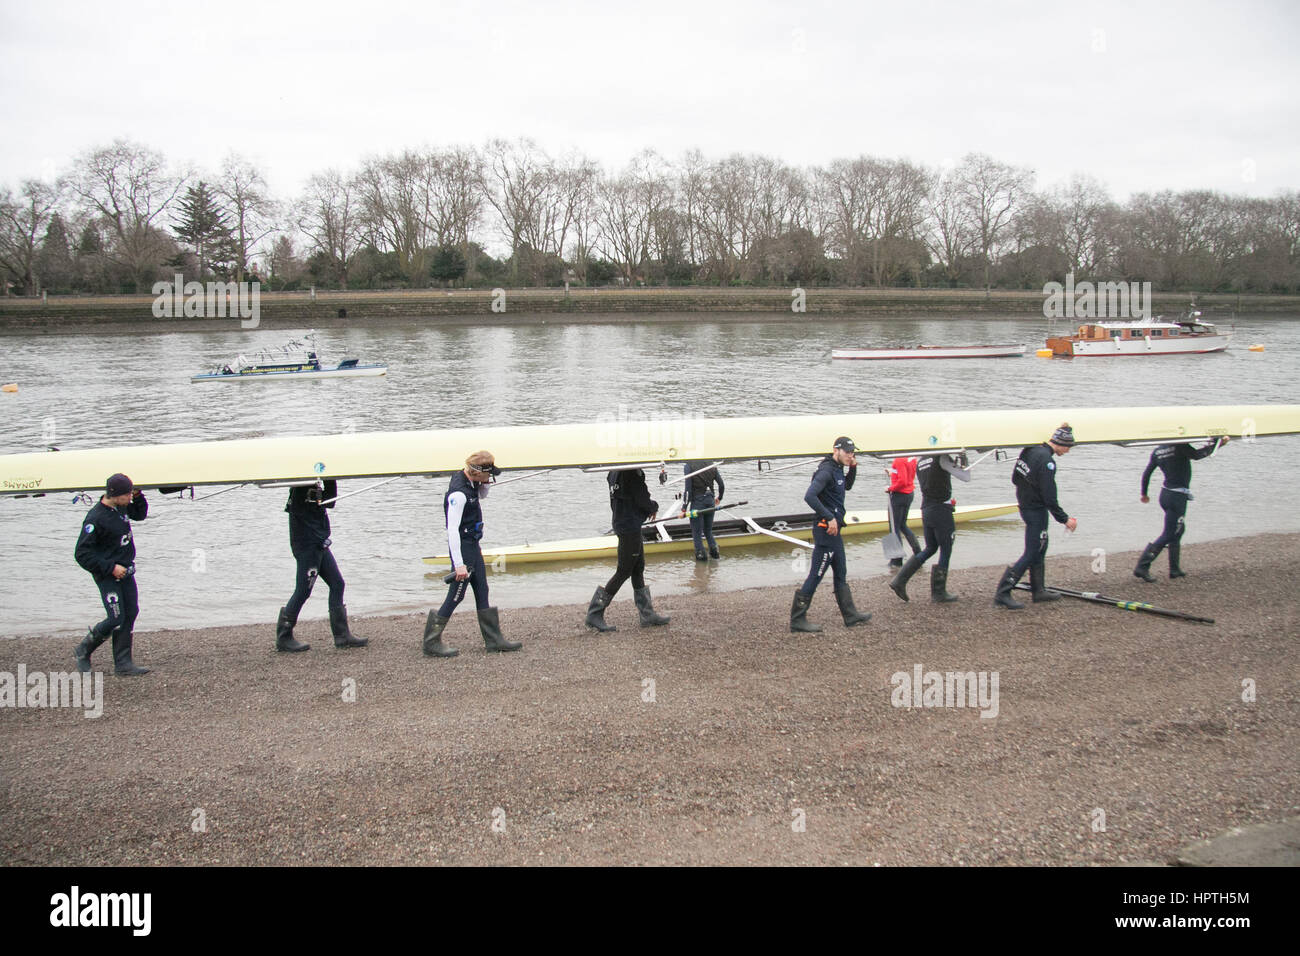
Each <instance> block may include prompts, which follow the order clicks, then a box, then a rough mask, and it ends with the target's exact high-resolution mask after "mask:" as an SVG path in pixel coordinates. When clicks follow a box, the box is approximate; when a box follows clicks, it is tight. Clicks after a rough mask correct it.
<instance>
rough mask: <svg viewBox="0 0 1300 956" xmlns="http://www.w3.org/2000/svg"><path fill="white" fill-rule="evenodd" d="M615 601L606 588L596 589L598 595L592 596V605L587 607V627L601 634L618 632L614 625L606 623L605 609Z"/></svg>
mask: <svg viewBox="0 0 1300 956" xmlns="http://www.w3.org/2000/svg"><path fill="white" fill-rule="evenodd" d="M611 600H613V599H612V598H611V597H610V596H609V592H607V591H606V590H605V589H604V588H596V593H595V594H593V595H592V596H591V604H589V605H588V606H587V626H588V627H593V628H595V629H596V630H598V631H601V632H608V631H617V630H618V628H616V627H615V626H614V625H613V624H606V623H605V608H607V607H609V602H610V601H611Z"/></svg>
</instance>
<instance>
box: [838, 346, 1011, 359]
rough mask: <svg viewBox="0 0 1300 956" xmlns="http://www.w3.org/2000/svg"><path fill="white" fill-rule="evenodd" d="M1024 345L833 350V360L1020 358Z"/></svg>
mask: <svg viewBox="0 0 1300 956" xmlns="http://www.w3.org/2000/svg"><path fill="white" fill-rule="evenodd" d="M1025 349H1026V346H1024V345H917V346H912V347H909V348H898V349H886V348H860V349H831V358H833V359H948V358H1019V357H1021V356H1022V355H1024V354H1025Z"/></svg>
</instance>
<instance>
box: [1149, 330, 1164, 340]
mask: <svg viewBox="0 0 1300 956" xmlns="http://www.w3.org/2000/svg"><path fill="white" fill-rule="evenodd" d="M1164 334H1165V333H1164V330H1163V329H1152V330H1151V337H1152V338H1153V339H1158V338H1161V337H1162V336H1163V335H1164Z"/></svg>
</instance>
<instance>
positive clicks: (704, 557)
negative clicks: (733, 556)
mask: <svg viewBox="0 0 1300 956" xmlns="http://www.w3.org/2000/svg"><path fill="white" fill-rule="evenodd" d="M695 560H696V561H707V560H709V556H708V555H707V554H705V553H704V552H703V551H696V552H695Z"/></svg>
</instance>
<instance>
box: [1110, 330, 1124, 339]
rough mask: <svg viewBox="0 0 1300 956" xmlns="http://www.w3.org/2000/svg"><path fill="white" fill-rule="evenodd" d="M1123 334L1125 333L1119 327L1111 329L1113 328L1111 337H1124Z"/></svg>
mask: <svg viewBox="0 0 1300 956" xmlns="http://www.w3.org/2000/svg"><path fill="white" fill-rule="evenodd" d="M1123 336H1124V333H1123V332H1121V331H1120V330H1119V329H1111V330H1110V337H1111V338H1113V339H1118V338H1123Z"/></svg>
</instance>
